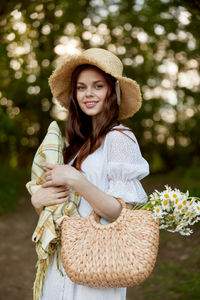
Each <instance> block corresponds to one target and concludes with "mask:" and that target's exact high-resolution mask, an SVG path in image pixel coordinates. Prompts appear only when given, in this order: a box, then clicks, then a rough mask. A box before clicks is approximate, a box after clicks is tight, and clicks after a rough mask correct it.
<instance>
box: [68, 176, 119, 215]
mask: <svg viewBox="0 0 200 300" xmlns="http://www.w3.org/2000/svg"><path fill="white" fill-rule="evenodd" d="M71 186H72V187H73V188H74V189H75V190H76V191H77V192H78V193H79V194H80V195H81V196H83V197H84V198H85V199H86V200H87V201H88V202H89V204H90V205H91V206H92V207H93V209H94V211H95V212H96V213H97V214H98V215H99V216H101V217H103V218H104V219H107V220H109V219H116V218H117V217H118V216H119V214H120V212H121V205H120V203H119V202H118V201H117V200H116V199H115V198H114V197H112V196H110V195H108V194H106V193H104V192H103V191H102V190H100V189H99V188H98V187H96V186H95V185H94V184H92V183H91V182H89V181H88V180H87V179H86V177H85V176H83V175H82V174H80V177H79V178H77V179H76V180H73V181H72V182H71Z"/></svg>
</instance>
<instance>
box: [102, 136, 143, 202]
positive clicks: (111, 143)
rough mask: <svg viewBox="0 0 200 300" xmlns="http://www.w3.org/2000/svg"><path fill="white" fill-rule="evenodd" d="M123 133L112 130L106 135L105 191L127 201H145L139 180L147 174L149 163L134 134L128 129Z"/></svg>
mask: <svg viewBox="0 0 200 300" xmlns="http://www.w3.org/2000/svg"><path fill="white" fill-rule="evenodd" d="M124 133H125V134H126V135H125V134H124ZM124 133H122V132H120V131H117V130H114V131H111V132H109V133H108V135H107V139H106V142H107V159H108V161H107V180H108V191H107V193H108V194H109V195H112V196H113V197H119V198H122V199H123V200H124V201H125V202H127V203H138V202H140V203H142V202H146V201H147V195H146V193H145V191H144V189H143V187H142V185H141V183H140V180H141V179H142V178H144V177H146V176H147V175H148V174H149V165H148V163H147V161H146V160H145V159H144V158H143V157H142V155H141V152H140V148H139V145H138V142H137V140H136V137H135V135H134V134H133V133H132V132H130V131H124ZM127 135H128V136H127Z"/></svg>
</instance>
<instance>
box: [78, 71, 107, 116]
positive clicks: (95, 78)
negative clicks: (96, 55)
mask: <svg viewBox="0 0 200 300" xmlns="http://www.w3.org/2000/svg"><path fill="white" fill-rule="evenodd" d="M108 90H109V86H108V83H107V82H106V80H105V78H104V76H103V74H102V73H101V72H99V71H98V70H96V69H93V68H88V69H85V70H83V71H82V72H81V73H80V74H79V76H78V78H77V83H76V98H77V101H78V104H79V106H80V109H81V110H82V111H83V112H84V113H85V114H87V115H88V116H91V117H93V116H96V115H98V114H99V113H100V112H102V110H103V106H104V102H105V99H106V96H107V94H108Z"/></svg>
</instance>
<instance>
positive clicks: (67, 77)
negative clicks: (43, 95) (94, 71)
mask: <svg viewBox="0 0 200 300" xmlns="http://www.w3.org/2000/svg"><path fill="white" fill-rule="evenodd" d="M83 64H90V65H94V66H96V67H98V68H99V69H101V70H102V71H104V72H105V73H107V74H109V75H111V76H113V77H114V78H116V79H117V80H118V81H119V85H120V89H121V103H120V106H119V120H121V119H126V118H129V117H131V116H133V115H134V114H135V113H136V112H137V111H138V110H139V109H140V107H141V102H142V99H141V93H140V88H139V85H138V84H137V82H136V81H134V80H132V79H130V78H127V77H123V76H115V75H113V74H112V73H111V72H110V71H109V69H107V68H106V66H105V65H103V64H101V62H100V61H99V60H95V59H92V60H91V59H89V58H86V57H84V56H81V55H79V56H75V55H74V56H72V57H70V58H69V59H67V60H65V61H64V62H63V63H62V64H61V65H60V66H59V67H57V68H56V69H55V71H54V72H53V74H52V75H51V76H50V78H49V85H50V88H51V92H52V94H53V96H54V97H55V98H56V99H57V100H58V101H59V103H60V104H61V105H62V106H64V107H65V108H68V106H69V94H70V91H71V76H72V73H73V71H74V70H75V69H76V68H77V67H78V66H80V65H83Z"/></svg>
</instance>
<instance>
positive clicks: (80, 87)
mask: <svg viewBox="0 0 200 300" xmlns="http://www.w3.org/2000/svg"><path fill="white" fill-rule="evenodd" d="M76 88H77V90H78V91H83V90H84V88H85V87H84V86H77V87H76Z"/></svg>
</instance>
